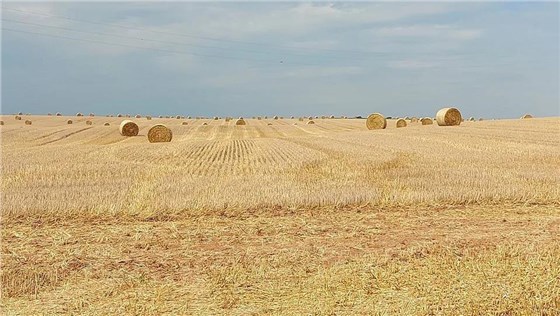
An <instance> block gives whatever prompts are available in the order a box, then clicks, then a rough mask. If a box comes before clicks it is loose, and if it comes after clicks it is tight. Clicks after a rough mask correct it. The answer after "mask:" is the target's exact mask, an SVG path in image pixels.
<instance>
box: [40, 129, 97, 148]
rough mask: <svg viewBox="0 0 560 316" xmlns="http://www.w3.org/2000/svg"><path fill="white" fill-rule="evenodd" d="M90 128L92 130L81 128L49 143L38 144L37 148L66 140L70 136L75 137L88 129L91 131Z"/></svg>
mask: <svg viewBox="0 0 560 316" xmlns="http://www.w3.org/2000/svg"><path fill="white" fill-rule="evenodd" d="M91 128H93V126H90V127H86V128H82V129H80V130H77V131H75V132H72V133H69V134H66V135H63V136H61V137H59V138H57V139H53V140H49V141H47V142H44V143H41V144H39V145H38V146H43V145H47V144H52V143H54V142H57V141H60V140H63V139H66V138H68V137H70V136H72V135H76V134H78V133H81V132H83V131H87V130H88V129H91Z"/></svg>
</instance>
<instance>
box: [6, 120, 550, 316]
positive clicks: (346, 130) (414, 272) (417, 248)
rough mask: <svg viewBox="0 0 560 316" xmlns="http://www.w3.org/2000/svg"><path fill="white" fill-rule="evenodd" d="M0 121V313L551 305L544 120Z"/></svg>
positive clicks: (534, 310) (482, 309)
mask: <svg viewBox="0 0 560 316" xmlns="http://www.w3.org/2000/svg"><path fill="white" fill-rule="evenodd" d="M69 118H71V119H72V120H73V124H71V125H68V124H66V120H67V119H69ZM26 119H30V120H32V121H33V124H32V125H24V123H23V121H25V120H26ZM1 120H2V121H4V123H5V124H4V125H3V126H1V127H0V129H1V136H2V146H1V149H2V184H1V191H2V196H1V197H2V231H1V237H2V271H1V281H2V283H1V284H2V306H1V307H2V311H3V313H5V314H7V315H19V314H21V315H28V314H46V315H51V314H61V313H67V314H80V315H88V314H89V315H99V314H153V315H159V314H165V313H168V314H238V315H247V314H321V315H322V314H387V315H395V314H402V315H411V314H412V315H416V314H420V315H423V314H436V315H439V314H442V315H448V314H454V315H455V314H465V315H470V314H502V315H513V314H541V315H556V314H559V313H560V119H559V118H539V119H527V120H519V119H516V120H496V121H490V120H488V121H481V122H464V123H463V124H461V126H458V127H439V126H437V125H428V126H422V125H421V124H419V123H412V124H411V123H409V126H408V127H406V128H396V127H395V121H392V120H391V121H389V125H388V128H387V129H385V130H375V131H368V130H366V129H365V123H364V120H358V119H316V120H315V122H316V124H315V125H307V124H305V122H301V121H298V120H297V119H284V120H273V119H267V120H264V119H263V120H253V119H249V120H247V125H246V126H235V125H234V121H230V122H225V121H224V120H194V119H192V120H183V119H159V118H154V119H153V120H151V121H148V120H146V119H145V118H139V119H133V120H134V121H135V122H137V123H138V124H139V126H140V134H139V136H137V137H123V136H121V135H120V134H119V132H118V124H119V123H120V121H121V120H122V119H121V118H106V117H93V118H90V117H56V116H23V120H22V121H16V120H14V118H13V116H2V117H1ZM86 120H92V121H93V125H86V123H85V121H86ZM184 121H185V122H187V123H188V125H182V124H181V123H182V122H184ZM105 122H109V123H110V126H103V123H105ZM155 123H163V124H166V125H167V126H168V127H170V128H171V129H172V131H173V134H174V135H173V141H172V142H171V143H160V144H150V143H149V142H148V140H147V138H146V133H147V130H148V128H149V127H150V126H151V125H153V124H155ZM204 123H207V124H208V125H203V124H204ZM269 123H271V124H272V125H268V124H269ZM294 124H297V125H294Z"/></svg>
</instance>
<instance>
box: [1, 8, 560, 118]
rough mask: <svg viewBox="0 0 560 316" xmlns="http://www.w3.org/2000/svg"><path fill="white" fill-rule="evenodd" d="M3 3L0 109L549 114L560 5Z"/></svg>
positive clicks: (558, 98) (555, 90)
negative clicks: (453, 108)
mask: <svg viewBox="0 0 560 316" xmlns="http://www.w3.org/2000/svg"><path fill="white" fill-rule="evenodd" d="M2 7H3V10H2V29H3V30H2V108H1V112H2V113H4V114H8V113H14V112H19V111H22V112H31V113H47V112H63V113H66V114H75V113H76V112H84V113H89V112H95V113H98V114H105V113H129V114H137V113H138V114H152V115H160V114H161V115H174V114H182V115H192V116H215V115H217V116H226V115H231V116H255V115H284V116H289V115H297V116H299V115H331V114H333V115H348V116H355V115H367V114H368V113H371V112H381V113H384V114H385V115H390V116H434V115H435V112H436V111H437V110H438V109H439V108H441V107H444V106H456V107H458V108H460V109H461V111H462V113H463V115H464V116H467V117H468V116H475V117H487V118H513V117H519V116H521V115H522V114H524V113H531V114H533V115H536V116H559V115H560V91H559V84H560V82H559V76H560V69H559V67H560V64H559V57H558V56H559V33H560V32H559V28H560V26H559V13H560V12H559V3H558V2H538V3H534V2H533V3H529V2H527V3H522V2H501V3H500V2H473V3H456V2H455V3H452V2H433V3H432V2H410V3H406V2H399V3H386V2H354V3H346V2H334V3H326V2H311V3H295V2H292V3H290V2H277V3H272V2H270V3H256V2H244V3H232V2H228V3H217V2H169V3H155V2H124V3H107V2H97V3H61V2H57V3H46V2H40V3H21V2H20V3H18V2H3V4H2Z"/></svg>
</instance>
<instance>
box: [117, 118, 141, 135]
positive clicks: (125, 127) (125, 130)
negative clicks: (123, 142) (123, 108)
mask: <svg viewBox="0 0 560 316" xmlns="http://www.w3.org/2000/svg"><path fill="white" fill-rule="evenodd" d="M138 131H139V128H138V125H137V124H136V123H134V122H133V121H131V120H124V121H122V122H121V125H120V126H119V132H120V133H121V135H122V136H129V137H130V136H136V135H138Z"/></svg>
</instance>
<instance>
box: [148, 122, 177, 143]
mask: <svg viewBox="0 0 560 316" xmlns="http://www.w3.org/2000/svg"><path fill="white" fill-rule="evenodd" d="M172 138H173V132H171V129H169V128H168V127H167V126H165V125H163V124H157V125H154V126H152V127H151V128H150V130H149V131H148V141H150V143H168V142H170V141H171V139H172Z"/></svg>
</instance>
